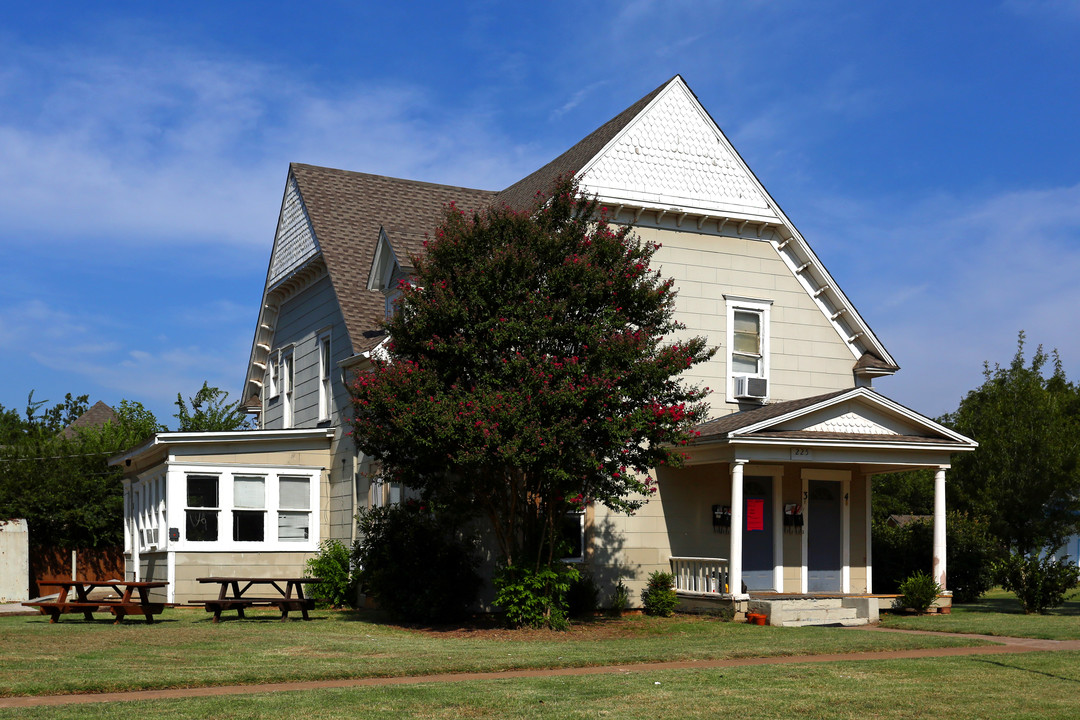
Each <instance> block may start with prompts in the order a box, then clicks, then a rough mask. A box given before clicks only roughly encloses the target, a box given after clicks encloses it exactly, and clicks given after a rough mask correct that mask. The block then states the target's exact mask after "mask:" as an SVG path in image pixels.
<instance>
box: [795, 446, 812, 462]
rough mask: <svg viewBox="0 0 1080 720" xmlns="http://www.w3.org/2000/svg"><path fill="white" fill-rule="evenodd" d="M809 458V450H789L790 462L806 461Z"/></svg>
mask: <svg viewBox="0 0 1080 720" xmlns="http://www.w3.org/2000/svg"><path fill="white" fill-rule="evenodd" d="M809 457H810V448H791V459H792V460H806V459H807V458H809Z"/></svg>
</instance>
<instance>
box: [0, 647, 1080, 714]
mask: <svg viewBox="0 0 1080 720" xmlns="http://www.w3.org/2000/svg"><path fill="white" fill-rule="evenodd" d="M852 634H853V635H858V633H852ZM1078 690H1080V653H1075V652H1071V653H1064V652H1062V653H1028V654H1022V655H998V656H988V657H959V658H925V659H919V660H873V661H864V662H844V663H828V664H824V665H811V664H807V665H787V666H760V667H742V668H724V669H703V670H680V671H664V672H640V673H623V674H613V675H594V676H585V677H555V678H535V679H515V680H487V681H475V682H461V683H432V684H426V685H414V686H391V687H375V688H352V689H344V690H319V691H311V692H289V693H266V694H260V695H248V696H234V697H217V698H195V699H188V700H164V701H152V702H133V703H123V704H111V705H110V704H95V705H82V706H68V707H51V708H31V709H25V710H18V711H10V710H9V711H0V718H7V717H20V718H49V719H50V720H53V719H56V720H65V719H68V718H110V717H154V718H206V717H215V718H223V717H227V718H237V719H241V718H263V717H275V716H276V717H286V716H293V715H298V716H300V717H303V718H305V720H325V719H328V718H395V717H403V716H407V717H423V718H460V717H467V718H620V719H623V718H629V719H630V720H634V719H636V718H642V719H643V720H644V719H648V720H654V719H655V718H663V717H679V718H715V717H717V716H723V715H732V716H734V717H738V718H741V719H745V720H758V719H766V718H774V719H780V718H783V719H784V720H787V719H789V718H799V717H810V718H860V719H861V718H870V717H872V718H886V719H889V718H933V717H942V718H950V719H951V720H974V719H976V718H978V719H982V718H991V717H992V718H995V720H1010V719H1012V718H1039V719H1040V720H1072V719H1073V718H1075V717H1076V716H1077V710H1078V704H1080V701H1078V700H1077V698H1078V697H1080V693H1078Z"/></svg>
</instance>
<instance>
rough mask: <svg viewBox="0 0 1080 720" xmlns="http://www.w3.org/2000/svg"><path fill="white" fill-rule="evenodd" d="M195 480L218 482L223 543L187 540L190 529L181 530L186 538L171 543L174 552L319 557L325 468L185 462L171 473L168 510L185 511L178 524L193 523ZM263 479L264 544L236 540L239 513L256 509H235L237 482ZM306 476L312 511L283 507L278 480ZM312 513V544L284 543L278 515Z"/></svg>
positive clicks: (178, 515) (175, 517)
mask: <svg viewBox="0 0 1080 720" xmlns="http://www.w3.org/2000/svg"><path fill="white" fill-rule="evenodd" d="M189 475H216V476H217V477H218V507H217V512H218V539H217V540H209V541H191V540H188V539H187V535H186V528H185V527H184V526H182V525H181V526H179V527H180V539H179V540H177V541H174V542H170V543H169V550H171V551H177V552H252V551H256V550H258V551H267V552H271V551H272V552H290V551H295V552H315V551H317V550H318V549H319V538H320V537H321V532H322V529H321V527H320V524H319V523H320V515H321V508H320V504H319V501H320V495H319V493H320V483H321V481H322V469H321V468H316V467H310V466H294V467H280V466H279V467H267V466H240V465H233V466H230V465H210V464H205V465H204V464H202V463H185V464H176V465H170V467H169V473H168V488H167V491H168V505H169V506H171V507H174V508H179V509H180V512H179V513H175V512H173V513H170V517H172V518H173V520H174V522H173V523H172V524H174V526H175V524H176V523H179V522H180V521H183V522H185V523H186V522H187V515H186V511H187V509H188V507H187V478H188V476H189ZM238 476H239V477H263V478H265V479H266V485H265V486H264V492H265V495H264V498H263V501H264V505H265V508H264V512H265V517H266V519H265V521H264V522H265V523H266V524H265V525H264V526H263V538H264V539H263V540H262V541H258V540H242V541H237V540H233V539H232V538H233V511H234V510H237V509H239V510H244V509H250V508H236V507H235V506H234V501H233V498H234V488H233V479H234V478H235V477H238ZM283 476H284V477H306V478H308V482H309V485H308V491H309V492H310V497H309V500H308V506H309V508H308V510H306V511H304V510H300V509H296V508H282V507H281V506H280V505H281V501H280V494H279V485H278V479H279V478H280V477H283ZM279 510H286V511H291V512H308V513H309V518H310V519H309V525H308V539H307V540H306V541H301V542H297V541H288V540H286V541H282V540H278V517H277V516H278V511H279Z"/></svg>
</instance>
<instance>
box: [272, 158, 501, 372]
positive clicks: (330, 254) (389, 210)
mask: <svg viewBox="0 0 1080 720" xmlns="http://www.w3.org/2000/svg"><path fill="white" fill-rule="evenodd" d="M289 170H290V172H291V173H292V175H293V177H294V178H296V184H297V187H298V189H299V191H300V197H301V198H302V199H303V202H304V207H305V209H306V210H307V213H308V218H309V219H310V221H311V225H312V228H313V229H314V231H315V236H316V237H317V238H318V240H319V248H320V249H321V250H322V255H323V258H324V260H325V262H326V268H327V271H328V272H329V274H330V280H331V282H332V283H333V286H334V292H335V293H337V297H338V303H339V304H340V306H341V313H342V315H343V316H344V318H345V327H346V328H347V329H348V331H349V337H350V339H351V340H352V343H353V352H356V353H360V352H364V351H366V350H370V349H371V347H373V346H374V345H376V344H378V338H366V337H365V333H368V332H369V331H370V330H372V329H373V328H375V327H376V326H377V325H378V322H379V320H380V319H381V318H382V317H383V307H384V306H383V296H382V295H381V294H380V293H378V292H373V291H371V290H368V289H367V276H368V271H369V270H370V269H371V261H372V258H373V256H374V254H375V247H376V246H377V244H378V241H379V229H380V228H384V229H385V230H386V234H387V237H389V238H391V241H392V242H395V243H396V242H401V243H402V244H403V245H402V247H404V248H406V249H408V250H413V249H415V248H414V246H417V245H420V244H421V243H422V241H423V236H424V234H425V233H428V232H431V231H432V230H434V229H435V228H436V227H437V226H438V225H439V223H440V221H441V220H442V218H443V215H444V213H445V212H446V206H447V205H449V204H450V203H452V202H454V203H457V204H458V205H459V206H460V207H461V208H462V209H463V210H471V209H478V208H480V207H482V206H483V205H485V204H487V203H488V202H490V201H491V200H492V199H493V198H494V197H495V194H496V193H494V192H491V191H488V190H475V189H472V188H463V187H454V186H452V185H436V184H434V183H425V182H418V181H416V180H402V179H400V178H392V177H385V176H382V175H369V174H367V173H358V172H349V171H347V170H334V169H331V168H324V167H316V166H314V165H303V164H300V163H293V164H292V165H290V167H289ZM395 247H396V245H395ZM401 260H402V261H403V262H404V261H407V258H401Z"/></svg>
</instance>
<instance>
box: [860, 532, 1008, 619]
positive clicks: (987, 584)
mask: <svg viewBox="0 0 1080 720" xmlns="http://www.w3.org/2000/svg"><path fill="white" fill-rule="evenodd" d="M945 542H946V548H947V549H946V556H945V560H946V563H947V567H948V572H949V577H948V580H947V581H946V582H947V583H948V589H949V590H951V591H952V593H953V602H955V603H968V602H975V601H976V600H978V599H979V598H980V597H982V596H983V595H984V594H985V593H986V591H987V590H989V589H990V588H991V587H993V585H994V573H993V570H992V567H993V564H994V561H995V560H997V559H998V558H999V557H1000V552H999V550H998V549H997V545H996V543H995V542H994V541H993V539H992V538H991V537H990V535H989V533H988V532H987V527H986V523H985V522H983V521H979V520H977V519H974V518H970V517H968V516H967V515H964V514H962V513H955V512H954V513H949V515H948V519H947V522H946V532H945ZM873 546H874V548H873V552H874V591H875V592H885V593H889V592H898V591H899V588H900V584H901V582H903V580H904V579H905V578H908V577H911V575H913V574H915V573H917V572H919V571H925V570H926V568H927V567H928V566H929V565H930V563H931V561H932V560H933V556H934V524H933V522H932V521H930V520H921V521H915V522H911V523H908V524H907V525H904V526H903V527H892V526H890V525H888V524H886V523H884V522H875V523H874V526H873Z"/></svg>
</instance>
